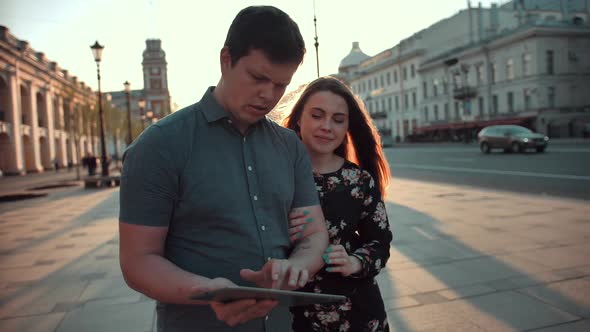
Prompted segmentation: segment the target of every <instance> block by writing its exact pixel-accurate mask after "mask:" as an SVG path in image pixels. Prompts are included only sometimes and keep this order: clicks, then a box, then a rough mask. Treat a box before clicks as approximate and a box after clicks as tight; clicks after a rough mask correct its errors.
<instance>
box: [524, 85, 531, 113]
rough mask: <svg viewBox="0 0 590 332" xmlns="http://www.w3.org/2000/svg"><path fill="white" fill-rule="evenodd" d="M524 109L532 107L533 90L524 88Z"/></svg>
mask: <svg viewBox="0 0 590 332" xmlns="http://www.w3.org/2000/svg"><path fill="white" fill-rule="evenodd" d="M523 94H524V110H525V111H526V110H528V109H530V108H531V90H529V89H524V92H523Z"/></svg>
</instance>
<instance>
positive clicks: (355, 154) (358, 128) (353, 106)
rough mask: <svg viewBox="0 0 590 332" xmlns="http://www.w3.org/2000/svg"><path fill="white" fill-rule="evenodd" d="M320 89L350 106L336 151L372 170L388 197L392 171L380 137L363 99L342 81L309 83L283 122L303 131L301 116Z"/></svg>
mask: <svg viewBox="0 0 590 332" xmlns="http://www.w3.org/2000/svg"><path fill="white" fill-rule="evenodd" d="M320 91H329V92H332V93H334V94H336V95H338V96H340V97H342V98H343V99H344V100H345V101H346V105H347V106H348V133H347V135H346V137H345V139H344V141H343V142H342V144H341V145H340V146H339V147H338V148H337V149H336V150H335V151H334V153H335V154H336V155H338V156H340V157H342V158H345V159H348V160H350V161H352V162H355V163H357V164H358V165H359V167H360V168H362V169H364V170H366V171H367V172H369V173H370V174H371V176H372V177H373V178H374V180H375V183H376V185H377V188H379V189H380V191H381V195H382V196H383V197H385V189H386V188H387V185H388V184H389V180H390V176H391V174H390V171H389V164H388V163H387V159H385V156H384V154H383V149H382V148H381V137H380V136H379V132H378V131H377V129H376V128H375V126H374V125H373V121H372V120H371V117H370V116H369V114H368V113H367V111H366V109H365V107H364V104H363V102H362V101H361V100H359V99H358V98H357V97H356V96H355V95H354V93H353V92H352V91H351V90H350V88H348V86H346V85H345V84H344V83H342V82H341V81H340V80H338V79H336V78H334V77H330V76H325V77H320V78H318V79H316V80H314V81H313V82H311V83H309V85H307V87H306V88H305V90H303V92H302V93H301V96H300V97H299V100H297V102H296V103H295V105H294V106H293V109H292V110H291V113H290V114H289V115H288V116H287V117H286V118H285V120H284V121H283V125H284V126H285V127H287V128H290V129H292V130H294V131H295V132H297V134H300V128H299V125H298V124H297V123H298V122H299V119H301V114H302V113H303V107H304V106H305V103H307V101H308V100H309V98H310V97H311V96H312V95H313V94H315V93H317V92H320Z"/></svg>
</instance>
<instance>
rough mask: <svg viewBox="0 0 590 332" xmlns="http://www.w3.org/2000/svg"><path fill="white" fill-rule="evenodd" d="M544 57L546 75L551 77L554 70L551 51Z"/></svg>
mask: <svg viewBox="0 0 590 332" xmlns="http://www.w3.org/2000/svg"><path fill="white" fill-rule="evenodd" d="M546 57H547V74H548V75H553V73H554V68H553V50H548V51H547V55H546Z"/></svg>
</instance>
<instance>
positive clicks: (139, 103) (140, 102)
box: [137, 98, 145, 130]
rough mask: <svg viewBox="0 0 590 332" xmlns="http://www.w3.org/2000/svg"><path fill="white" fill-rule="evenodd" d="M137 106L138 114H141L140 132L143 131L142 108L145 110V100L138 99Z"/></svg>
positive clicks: (143, 116)
mask: <svg viewBox="0 0 590 332" xmlns="http://www.w3.org/2000/svg"><path fill="white" fill-rule="evenodd" d="M137 105H138V106H139V113H140V114H141V130H144V129H145V114H144V112H145V111H144V108H145V99H143V98H142V99H140V100H139V101H138V102H137Z"/></svg>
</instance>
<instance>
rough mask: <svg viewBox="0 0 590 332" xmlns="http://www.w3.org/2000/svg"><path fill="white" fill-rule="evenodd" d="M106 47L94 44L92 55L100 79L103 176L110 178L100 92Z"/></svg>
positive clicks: (99, 98) (99, 103) (100, 97)
mask: <svg viewBox="0 0 590 332" xmlns="http://www.w3.org/2000/svg"><path fill="white" fill-rule="evenodd" d="M103 48H104V46H102V45H100V44H99V43H98V40H97V41H96V42H94V45H92V46H90V49H92V55H94V61H96V77H97V78H98V115H99V122H100V161H101V168H102V176H109V165H108V163H107V146H106V144H105V137H104V136H105V133H104V111H103V109H102V92H101V91H100V60H101V55H102V49H103Z"/></svg>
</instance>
